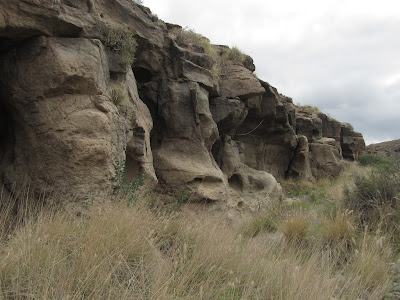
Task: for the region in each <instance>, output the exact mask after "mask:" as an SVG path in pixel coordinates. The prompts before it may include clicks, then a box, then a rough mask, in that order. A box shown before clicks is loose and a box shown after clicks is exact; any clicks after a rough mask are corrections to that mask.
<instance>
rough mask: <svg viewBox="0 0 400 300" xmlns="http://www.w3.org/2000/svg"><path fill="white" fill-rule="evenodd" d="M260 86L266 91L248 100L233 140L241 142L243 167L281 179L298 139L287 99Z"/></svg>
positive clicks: (268, 88)
mask: <svg viewBox="0 0 400 300" xmlns="http://www.w3.org/2000/svg"><path fill="white" fill-rule="evenodd" d="M260 83H261V84H262V85H263V87H264V89H265V91H266V92H265V93H264V94H263V95H262V96H261V97H260V96H259V97H253V98H250V99H248V100H247V105H248V107H249V110H248V114H247V117H246V119H245V120H244V121H243V123H242V124H241V125H240V127H239V128H238V130H237V132H236V134H235V135H234V139H235V140H236V141H241V142H242V143H243V147H244V153H245V158H244V162H245V164H246V165H248V166H249V167H251V168H253V169H256V170H260V171H265V172H269V173H271V174H272V175H274V176H276V177H281V178H283V177H284V176H285V174H286V172H287V170H288V168H289V164H290V161H291V160H292V158H293V156H294V153H295V149H296V147H297V137H296V133H295V131H294V128H293V126H292V124H291V120H290V113H289V111H288V110H287V107H288V106H287V105H286V101H287V99H286V97H284V96H282V95H280V94H279V93H278V92H277V91H276V89H275V88H273V87H271V86H270V85H269V84H268V83H266V82H262V81H261V82H260ZM292 121H293V120H292Z"/></svg>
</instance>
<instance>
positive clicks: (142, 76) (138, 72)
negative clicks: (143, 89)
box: [132, 67, 153, 83]
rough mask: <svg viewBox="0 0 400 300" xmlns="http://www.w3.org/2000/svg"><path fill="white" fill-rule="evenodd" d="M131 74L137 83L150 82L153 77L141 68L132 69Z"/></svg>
mask: <svg viewBox="0 0 400 300" xmlns="http://www.w3.org/2000/svg"><path fill="white" fill-rule="evenodd" d="M132 71H133V74H135V78H136V81H137V82H138V83H148V82H150V81H151V79H152V77H153V75H152V74H151V72H150V71H149V70H148V69H146V68H142V67H133V68H132Z"/></svg>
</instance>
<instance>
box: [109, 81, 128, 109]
mask: <svg viewBox="0 0 400 300" xmlns="http://www.w3.org/2000/svg"><path fill="white" fill-rule="evenodd" d="M126 99H127V96H126V94H125V90H124V86H123V85H122V84H118V85H115V86H114V87H113V89H112V90H111V101H112V102H113V103H114V104H115V105H118V104H121V103H123V102H124V101H126Z"/></svg>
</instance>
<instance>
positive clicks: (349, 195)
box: [344, 159, 400, 226]
mask: <svg viewBox="0 0 400 300" xmlns="http://www.w3.org/2000/svg"><path fill="white" fill-rule="evenodd" d="M372 161H373V160H372ZM378 162H379V159H378ZM355 186H356V187H355V188H354V190H351V191H350V190H348V189H347V190H346V191H345V199H344V200H345V205H346V206H347V207H348V208H349V209H352V210H354V211H355V212H356V214H358V215H359V217H360V221H361V223H362V224H363V225H368V226H373V225H375V224H379V223H381V222H382V221H384V219H385V218H387V217H388V216H390V215H391V216H393V215H397V212H396V211H398V209H399V208H398V200H399V194H400V160H398V159H397V160H393V161H392V163H379V164H378V167H375V168H374V169H373V170H372V171H371V173H370V174H369V175H367V176H356V177H355Z"/></svg>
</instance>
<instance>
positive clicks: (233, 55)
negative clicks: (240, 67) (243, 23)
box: [222, 47, 244, 64]
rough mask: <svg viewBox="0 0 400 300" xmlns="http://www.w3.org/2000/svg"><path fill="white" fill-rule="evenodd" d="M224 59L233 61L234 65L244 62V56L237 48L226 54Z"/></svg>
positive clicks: (223, 55)
mask: <svg viewBox="0 0 400 300" xmlns="http://www.w3.org/2000/svg"><path fill="white" fill-rule="evenodd" d="M222 57H223V58H226V59H228V60H230V61H233V62H234V63H240V64H242V63H243V61H244V54H243V53H242V51H240V50H239V49H238V48H237V47H232V49H229V50H228V51H226V52H224V53H223V54H222Z"/></svg>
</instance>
